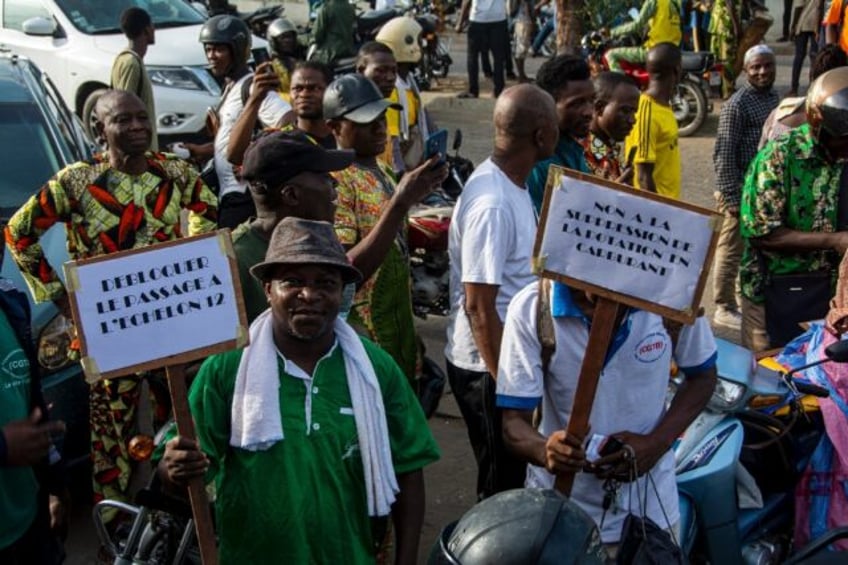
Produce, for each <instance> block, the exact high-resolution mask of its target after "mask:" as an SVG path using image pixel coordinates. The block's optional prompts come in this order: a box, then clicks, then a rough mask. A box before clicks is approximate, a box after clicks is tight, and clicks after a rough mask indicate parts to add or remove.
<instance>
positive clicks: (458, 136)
mask: <svg viewBox="0 0 848 565" xmlns="http://www.w3.org/2000/svg"><path fill="white" fill-rule="evenodd" d="M460 147H462V130H461V129H458V130H456V133H454V134H453V150H454V151H459V148H460Z"/></svg>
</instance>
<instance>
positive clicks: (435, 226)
mask: <svg viewBox="0 0 848 565" xmlns="http://www.w3.org/2000/svg"><path fill="white" fill-rule="evenodd" d="M461 146H462V131H460V130H457V131H456V134H455V135H454V141H453V151H454V154H453V155H448V156H447V157H446V160H447V162H448V166H449V169H450V172H449V174H448V178H447V179H445V181H444V183H442V187H441V189H440V190H437V191H435V192H433V193H432V194H431V195H430V196H428V197H427V198H426V199H425V200H424V201H423V202H422V203H421V204H419V205H418V206H416V207H415V208H413V209H412V210H411V211H410V214H409V223H408V239H409V254H410V264H411V267H412V269H411V270H412V309H413V313H414V314H415V315H416V316H418V317H419V318H422V319H423V318H426V317H427V315H428V314H434V315H437V316H447V315H448V313H450V297H449V291H448V287H449V284H450V262H449V260H448V232H449V230H450V221H451V216H452V215H453V207H454V204H456V200H457V198H459V195H460V193H461V192H462V187H463V186H465V181H466V180H468V177H469V176H471V173H472V172H473V170H474V165H473V164H472V163H471V161H469V160H468V159H465V158H463V157H460V155H459V148H460V147H461Z"/></svg>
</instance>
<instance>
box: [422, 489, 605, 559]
mask: <svg viewBox="0 0 848 565" xmlns="http://www.w3.org/2000/svg"><path fill="white" fill-rule="evenodd" d="M605 560H606V552H605V551H604V547H603V545H602V544H601V535H600V533H598V528H597V527H596V526H595V523H594V522H593V521H592V519H591V518H590V517H589V516H588V515H587V514H586V513H585V512H584V511H583V510H581V509H580V508H579V507H578V506H577V505H576V504H574V503H573V502H571V501H570V500H568V499H567V498H565V497H563V496H561V495H559V494H558V493H556V492H554V491H552V490H541V489H518V490H510V491H506V492H502V493H500V494H496V495H495V496H493V497H491V498H487V499H486V500H484V501H483V502H480V503H479V504H477V505H476V506H474V508H472V509H471V510H469V511H468V512H466V513H465V515H464V516H463V517H462V519H461V520H460V521H459V522H455V523H454V524H451V525H449V526H448V527H446V528H445V529H444V530H442V534H441V536H439V539H438V541H437V542H436V544H435V545H434V546H433V549H432V550H431V551H430V557H429V559H428V560H427V564H428V565H484V564H485V565H489V564H493V563H497V564H498V565H525V564H528V563H533V564H537V565H555V564H556V565H572V564H574V565H577V564H579V565H590V564H591V565H596V564H597V565H603V563H604V562H605Z"/></svg>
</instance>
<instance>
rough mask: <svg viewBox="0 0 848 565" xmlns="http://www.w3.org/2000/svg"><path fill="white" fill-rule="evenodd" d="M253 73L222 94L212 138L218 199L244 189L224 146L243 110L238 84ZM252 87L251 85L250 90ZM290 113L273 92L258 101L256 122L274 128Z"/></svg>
mask: <svg viewBox="0 0 848 565" xmlns="http://www.w3.org/2000/svg"><path fill="white" fill-rule="evenodd" d="M252 76H253V73H248V74H246V75H244V76H243V77H241V78H240V79H239V80H237V81H236V82H235V84H233V85H232V86H231V87H230V88H229V89H228V90H227V93H226V95H225V98H224V101H223V102H222V103H221V106H220V107H219V108H218V118H219V122H220V123H219V125H218V133H217V134H216V135H215V157H214V159H215V172H216V173H217V174H218V181H219V182H220V184H221V189H220V191H219V193H218V198H219V199H220V198H221V197H223V196H224V195H225V194H227V193H228V192H244V191H245V190H247V185H246V184H245V183H244V182H243V181H240V180H238V179H237V178H236V175H235V172H234V171H233V164H232V163H230V161H229V160H228V159H227V147H228V146H229V144H230V133H231V132H232V131H233V126H235V125H236V122H237V121H238V118H239V116H240V115H241V113H242V111H243V110H244V104H243V103H242V101H241V89H242V84H244V81H246V80H247V79H248V78H249V77H252ZM252 89H253V85H251V90H252ZM290 111H291V106H290V105H289V103H288V102H286V101H285V100H283V99H282V98H280V95H279V94H277V93H276V92H275V91H273V90H272V91H270V92H268V94H267V95H266V96H265V100H263V101H262V105H261V106H260V107H259V114H258V116H257V117H258V119H259V121H260V122H261V123H262V125H263V126H264V127H274V126H278V125H280V123H281V121H282V119H283V116H285V115H286V114H287V113H289V112H290Z"/></svg>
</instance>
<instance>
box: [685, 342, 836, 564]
mask: <svg viewBox="0 0 848 565" xmlns="http://www.w3.org/2000/svg"><path fill="white" fill-rule="evenodd" d="M717 343H718V375H719V380H718V383H717V385H716V388H715V391H714V392H713V396H712V398H711V400H710V402H709V404H708V406H707V408H706V409H705V410H704V412H702V413H701V414H700V415H699V416H698V418H697V419H696V420H695V421H694V422H693V423H692V424H691V425H690V426H689V428H687V430H686V432H685V433H684V435H683V436H682V437H681V439H680V440H679V441H678V443H677V444H676V446H675V458H676V463H677V467H676V473H677V487H678V490H679V492H680V538H681V539H680V544H681V547H683V549H684V551H685V552H686V554H687V555H690V556H702V557H703V558H705V559H707V560H708V561H709V562H711V563H721V564H722V565H732V564H737V563H739V564H742V563H744V564H758V565H759V564H770V563H778V562H781V560H782V559H784V558H785V557H786V555H787V554H788V552H789V548H790V545H791V531H792V525H793V520H794V513H793V499H794V486H795V480H796V479H797V477H798V476H799V475H800V473H801V472H802V471H803V470H804V468H805V467H806V465H807V462H808V460H809V456H810V454H811V453H812V451H813V450H814V449H815V446H816V445H817V444H818V441H819V439H820V437H821V434H822V433H823V426H821V425H810V422H809V421H808V419H807V417H806V416H805V414H804V413H803V408H801V407H800V405H799V404H798V403H797V402H796V399H797V398H799V397H800V396H801V395H805V394H811V395H814V396H819V397H826V396H827V395H828V392H827V390H826V389H824V388H822V387H818V386H815V385H809V384H803V383H800V382H796V381H793V380H792V375H793V374H794V373H796V372H798V371H799V370H802V369H806V368H809V367H810V366H812V365H816V364H818V363H822V362H825V361H828V360H832V361H836V362H848V342H844V341H843V342H837V343H835V344H833V345H831V346H830V347H828V348H827V350H826V355H827V357H826V358H824V359H821V360H820V361H818V362H816V363H813V364H812V365H807V366H804V367H799V368H798V369H795V370H793V371H789V372H778V371H774V370H770V369H767V368H766V367H764V366H762V365H760V364H758V363H757V361H756V359H755V358H754V355H753V354H752V353H751V351H749V350H747V349H745V348H743V347H741V346H738V345H735V344H733V343H730V342H728V341H724V340H720V339H719V340H717ZM754 397H770V398H775V399H777V400H779V401H783V402H789V405H790V417H789V423H788V424H787V423H786V421H785V420H779V419H777V418H774V417H770V416H768V415H766V414H763V413H761V412H759V411H757V410H754V409H752V408H750V407H749V404H750V401H751V399H753V398H754ZM765 436H771V437H766V438H765V439H764V437H765ZM746 442H747V443H746ZM752 442H755V443H756V444H757V445H752ZM743 446H744V447H748V448H749V449H750V448H753V449H757V448H762V449H763V451H762V452H761V453H763V454H765V453H766V448H772V449H780V448H781V447H786V446H789V447H790V449H789V451H790V452H791V454H790V455H789V456H788V457H785V458H784V463H785V465H784V466H783V467H782V469H783V470H782V473H783V474H782V476H781V475H780V473H781V469H775V468H768V465H766V466H765V467H766V468H765V469H763V470H764V472H763V473H757V472H756V471H755V473H754V474H755V475H760V476H754V477H751V474H750V473H748V472H747V471H746V470H745V469H744V468H743V467H742V465H740V463H739V462H740V455H742V453H743ZM755 453H760V452H755ZM781 453H782V454H783V455H784V456H785V455H786V450H783V451H781ZM740 478H742V481H741V482H742V483H748V484H750V483H751V482H752V479H753V481H756V482H757V483H768V482H771V483H775V482H776V483H778V485H777V487H775V486H773V485H772V487H771V488H768V489H763V492H762V493H761V492H759V489H758V488H756V485H754V488H753V491H754V493H755V494H754V497H753V498H754V499H757V500H756V503H755V504H753V505H751V506H754V507H751V508H740V504H739V503H738V501H739V497H738V496H737V484H738V483H739V482H740ZM746 479H747V480H746ZM776 479H777V480H776ZM757 495H760V496H757ZM760 498H761V500H759V499H760ZM760 502H761V503H760Z"/></svg>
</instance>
